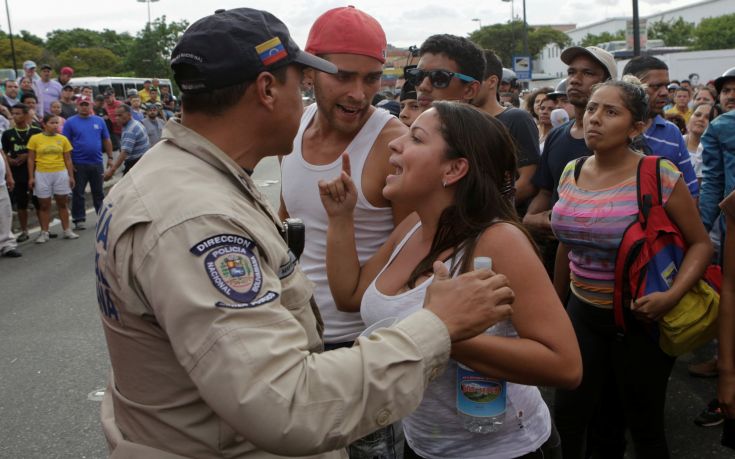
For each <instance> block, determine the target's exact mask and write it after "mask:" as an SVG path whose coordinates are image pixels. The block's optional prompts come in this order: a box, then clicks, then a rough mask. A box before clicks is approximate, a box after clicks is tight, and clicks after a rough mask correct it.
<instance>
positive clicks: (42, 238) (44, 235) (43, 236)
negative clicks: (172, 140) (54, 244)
mask: <svg viewBox="0 0 735 459" xmlns="http://www.w3.org/2000/svg"><path fill="white" fill-rule="evenodd" d="M48 239H49V235H48V231H41V234H39V235H38V237H37V238H36V244H43V243H44V242H48Z"/></svg>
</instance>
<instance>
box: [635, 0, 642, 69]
mask: <svg viewBox="0 0 735 459" xmlns="http://www.w3.org/2000/svg"><path fill="white" fill-rule="evenodd" d="M640 55H641V23H640V18H639V17H638V0H633V56H640Z"/></svg>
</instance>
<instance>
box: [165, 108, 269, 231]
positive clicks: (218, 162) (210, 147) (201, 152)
mask: <svg viewBox="0 0 735 459" xmlns="http://www.w3.org/2000/svg"><path fill="white" fill-rule="evenodd" d="M161 139H162V140H167V141H169V142H171V143H173V144H174V145H176V146H177V147H179V148H180V149H181V150H184V151H186V152H187V153H189V154H192V155H194V156H196V157H197V158H199V159H200V160H202V161H204V162H206V163H207V164H209V165H210V166H212V167H214V168H215V169H218V170H219V171H221V172H223V173H225V174H227V175H229V176H232V178H233V180H234V181H236V182H237V183H238V185H239V186H240V187H241V188H242V189H243V190H244V191H245V192H246V193H247V194H248V195H249V196H250V197H251V198H252V199H253V200H254V201H255V202H256V204H258V205H259V206H260V207H261V208H262V209H263V211H264V212H265V213H266V214H267V215H268V216H269V217H270V218H271V219H272V220H273V222H274V223H275V224H276V226H277V227H278V229H279V230H282V227H283V225H282V224H281V221H280V220H279V219H278V217H277V216H276V214H275V212H273V209H272V208H271V206H270V205H269V204H268V201H267V200H266V199H265V198H264V197H263V195H262V194H261V193H260V191H258V188H257V187H256V186H255V182H253V179H252V178H250V175H249V174H248V173H247V172H246V171H245V170H243V168H241V167H240V166H239V165H238V164H237V163H236V162H235V161H234V160H233V159H232V158H230V157H229V156H228V155H227V154H226V153H225V152H224V151H222V150H220V149H219V147H217V146H216V145H215V144H213V143H212V142H210V141H209V140H207V139H206V138H205V137H203V136H202V135H200V134H199V133H197V132H196V131H194V130H192V129H189V128H188V127H186V126H184V125H182V124H181V123H180V122H179V120H178V119H176V118H171V119H170V120H168V121H167V122H166V125H165V126H164V128H163V132H162V133H161Z"/></svg>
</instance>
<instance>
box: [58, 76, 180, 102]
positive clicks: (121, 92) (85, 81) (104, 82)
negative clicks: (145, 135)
mask: <svg viewBox="0 0 735 459" xmlns="http://www.w3.org/2000/svg"><path fill="white" fill-rule="evenodd" d="M152 79H153V78H128V77H79V78H72V79H71V80H70V81H69V84H70V85H72V86H74V87H75V88H77V87H79V88H81V87H83V86H89V87H91V88H92V91H94V95H95V96H96V95H97V94H104V92H105V89H107V88H112V89H113V90H114V91H115V97H117V98H118V99H121V100H125V99H127V94H128V89H137V90H138V91H140V90H141V89H143V82H145V81H146V80H152ZM158 81H159V82H160V86H168V87H169V89H170V90H171V91H170V93H171V94H173V87H172V86H171V80H169V79H168V78H159V79H158Z"/></svg>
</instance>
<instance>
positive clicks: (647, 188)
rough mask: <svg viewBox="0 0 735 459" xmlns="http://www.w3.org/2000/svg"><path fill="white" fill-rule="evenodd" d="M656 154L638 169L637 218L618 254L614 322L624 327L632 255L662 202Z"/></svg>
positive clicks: (658, 159)
mask: <svg viewBox="0 0 735 459" xmlns="http://www.w3.org/2000/svg"><path fill="white" fill-rule="evenodd" d="M660 160H661V158H659V157H657V156H644V157H643V158H641V160H640V161H639V162H638V167H637V169H636V195H637V198H638V220H637V221H633V222H632V223H631V224H630V225H628V227H627V228H626V229H625V232H624V233H623V237H622V239H621V241H620V246H619V247H618V252H617V255H616V258H615V288H614V290H613V312H614V316H615V325H616V326H617V327H618V328H619V329H620V330H621V331H623V332H624V331H625V329H626V327H625V315H624V312H623V289H624V288H625V284H626V283H627V278H628V274H627V272H626V270H627V269H628V268H629V267H630V262H631V261H632V260H631V259H629V258H631V257H632V255H633V252H632V251H633V250H634V247H635V245H636V243H637V241H638V240H639V239H640V238H642V237H643V235H644V234H645V233H644V231H645V228H646V224H647V223H648V215H649V213H650V210H651V209H652V208H653V207H654V206H656V205H661V196H662V195H661V174H660V170H659V163H660Z"/></svg>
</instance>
